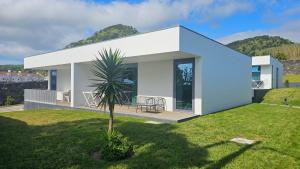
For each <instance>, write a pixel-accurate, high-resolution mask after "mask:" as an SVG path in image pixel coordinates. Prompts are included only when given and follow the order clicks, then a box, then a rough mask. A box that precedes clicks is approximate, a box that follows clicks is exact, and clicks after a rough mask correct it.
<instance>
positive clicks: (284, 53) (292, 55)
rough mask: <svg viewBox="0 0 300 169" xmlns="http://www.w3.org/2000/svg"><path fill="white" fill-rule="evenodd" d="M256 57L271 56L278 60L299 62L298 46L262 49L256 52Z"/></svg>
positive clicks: (299, 51)
mask: <svg viewBox="0 0 300 169" xmlns="http://www.w3.org/2000/svg"><path fill="white" fill-rule="evenodd" d="M256 54H257V55H266V54H271V55H272V56H275V57H276V58H278V59H280V60H300V44H290V45H282V46H278V47H271V48H266V49H262V50H260V51H257V52H256Z"/></svg>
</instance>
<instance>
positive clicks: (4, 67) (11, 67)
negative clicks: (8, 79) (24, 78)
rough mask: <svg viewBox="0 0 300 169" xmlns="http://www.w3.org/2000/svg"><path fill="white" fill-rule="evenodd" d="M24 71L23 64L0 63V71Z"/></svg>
mask: <svg viewBox="0 0 300 169" xmlns="http://www.w3.org/2000/svg"><path fill="white" fill-rule="evenodd" d="M7 70H11V71H24V66H23V65H0V71H5V72H6V71H7Z"/></svg>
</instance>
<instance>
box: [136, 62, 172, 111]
mask: <svg viewBox="0 0 300 169" xmlns="http://www.w3.org/2000/svg"><path fill="white" fill-rule="evenodd" d="M138 95H146V96H159V97H164V98H165V99H166V103H167V110H168V111H173V60H164V61H155V62H141V63H138Z"/></svg>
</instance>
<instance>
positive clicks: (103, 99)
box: [91, 49, 126, 134]
mask: <svg viewBox="0 0 300 169" xmlns="http://www.w3.org/2000/svg"><path fill="white" fill-rule="evenodd" d="M98 53H99V56H100V59H99V58H96V60H95V61H93V69H92V70H91V71H92V72H93V74H94V75H95V76H96V79H92V80H93V81H94V82H95V83H94V84H93V85H92V86H93V87H96V89H95V92H96V94H95V97H98V98H100V102H99V104H98V107H104V108H106V106H108V108H109V124H108V133H109V134H112V131H113V119H114V118H113V117H114V116H113V113H114V108H115V104H123V98H124V97H125V94H124V90H125V85H124V83H123V82H122V81H121V80H122V76H123V74H124V72H125V70H126V69H125V66H124V64H123V57H122V56H121V52H120V50H118V49H117V50H114V51H112V50H111V49H109V50H108V51H107V50H106V49H103V50H102V51H101V52H98Z"/></svg>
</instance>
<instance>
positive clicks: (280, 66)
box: [271, 57, 283, 88]
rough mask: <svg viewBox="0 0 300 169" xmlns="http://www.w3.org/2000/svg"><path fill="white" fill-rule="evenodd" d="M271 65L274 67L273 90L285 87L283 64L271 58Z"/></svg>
mask: <svg viewBox="0 0 300 169" xmlns="http://www.w3.org/2000/svg"><path fill="white" fill-rule="evenodd" d="M271 63H272V65H273V74H272V76H273V88H276V87H278V88H281V87H283V64H282V63H281V62H279V61H278V60H276V59H274V58H272V57H271ZM276 68H278V77H276ZM277 78H278V86H276V80H277Z"/></svg>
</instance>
